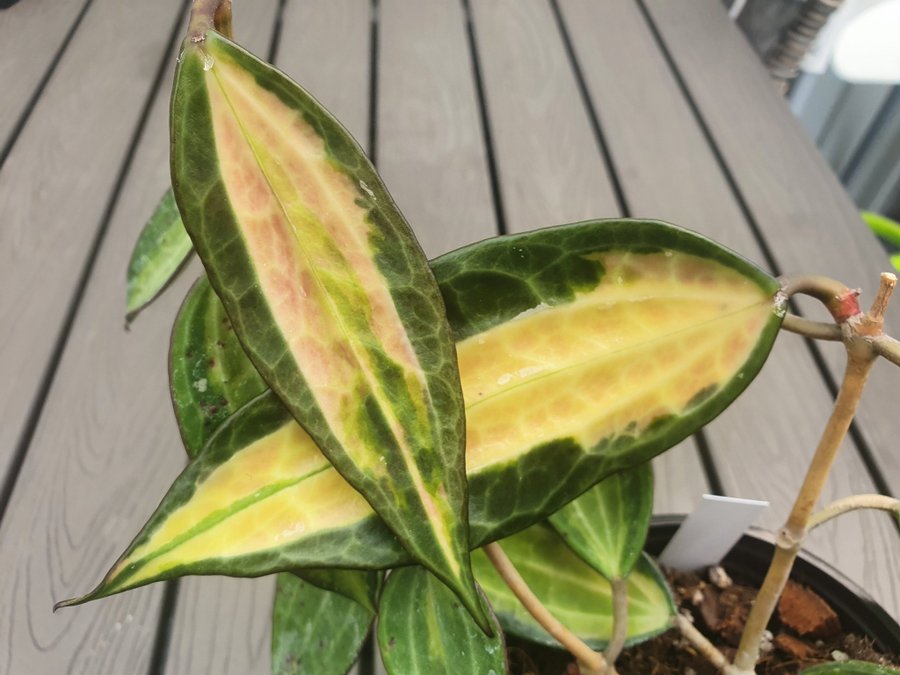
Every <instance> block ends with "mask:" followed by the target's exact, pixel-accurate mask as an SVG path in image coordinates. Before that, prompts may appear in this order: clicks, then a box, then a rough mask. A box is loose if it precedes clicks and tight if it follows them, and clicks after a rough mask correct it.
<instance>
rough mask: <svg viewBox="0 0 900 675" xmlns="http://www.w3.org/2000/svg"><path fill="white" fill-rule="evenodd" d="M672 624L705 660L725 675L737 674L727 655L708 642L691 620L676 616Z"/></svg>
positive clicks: (679, 615) (681, 615) (680, 615)
mask: <svg viewBox="0 0 900 675" xmlns="http://www.w3.org/2000/svg"><path fill="white" fill-rule="evenodd" d="M672 623H673V624H674V625H675V627H676V628H677V629H678V630H679V631H680V632H681V634H682V635H683V636H684V638H685V639H686V640H687V641H688V642H690V643H691V644H692V645H694V647H695V648H696V649H697V651H698V652H700V654H701V655H702V656H703V658H705V659H706V660H707V661H709V662H710V663H711V664H712V665H713V666H715V667H716V668H717V669H718V670H719V671H720V672H722V673H725V674H726V675H730V674H731V673H735V672H736V671H735V670H734V667H733V666H731V665H730V664H729V663H728V659H726V658H725V655H724V654H723V653H722V652H720V651H719V650H718V649H716V646H715V645H714V644H713V643H712V642H710V641H709V640H707V639H706V636H705V635H704V634H703V633H701V632H700V631H699V630H697V628H696V627H695V626H694V624H693V623H691V620H690V619H688V618H687V617H686V616H684V615H683V614H676V615H675V618H674V619H673V620H672Z"/></svg>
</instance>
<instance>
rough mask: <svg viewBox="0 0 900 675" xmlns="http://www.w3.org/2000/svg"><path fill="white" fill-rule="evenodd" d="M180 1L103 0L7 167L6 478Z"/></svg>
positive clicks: (2, 184)
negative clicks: (129, 1)
mask: <svg viewBox="0 0 900 675" xmlns="http://www.w3.org/2000/svg"><path fill="white" fill-rule="evenodd" d="M181 4H183V3H182V0H161V2H160V3H158V4H157V3H153V4H147V3H136V6H134V7H132V6H126V5H124V4H122V3H119V2H111V1H110V0H96V4H95V5H93V6H92V8H91V11H90V12H89V13H88V15H87V16H86V17H85V20H84V23H83V24H82V26H81V28H80V29H79V31H78V32H77V33H76V35H75V37H74V38H73V40H72V43H71V45H70V46H69V49H68V50H67V55H66V58H65V59H64V60H63V62H62V63H61V64H60V65H59V67H58V68H57V70H56V72H55V73H54V75H53V78H52V80H51V81H50V82H49V84H48V85H47V89H46V91H45V92H44V94H43V96H42V97H41V98H40V100H39V101H38V103H37V105H36V107H35V109H34V112H33V113H32V114H31V118H30V119H29V121H28V124H27V125H26V126H25V128H24V129H23V131H22V134H21V135H20V137H19V139H18V141H17V143H16V145H15V146H14V147H13V149H12V152H11V153H10V155H9V158H8V159H7V161H6V164H5V165H4V167H3V169H2V172H0V212H2V213H3V218H4V224H3V227H2V228H0V288H3V293H2V294H0V316H3V317H4V321H3V322H2V323H0V372H2V373H3V376H2V377H0V478H2V477H3V476H4V475H5V474H6V472H7V471H8V470H9V468H10V466H11V462H12V461H13V458H14V452H15V449H16V446H17V443H19V442H20V439H21V437H22V434H23V432H24V430H25V429H26V426H27V424H28V416H29V413H30V412H31V410H32V406H34V405H35V402H36V399H37V397H38V396H39V393H40V388H41V384H42V378H43V376H44V373H45V371H46V370H47V368H48V365H49V364H50V362H51V358H52V355H53V352H54V349H55V346H56V342H57V339H58V337H59V335H60V331H61V330H62V329H63V326H64V323H65V319H66V313H67V311H68V308H69V306H70V304H71V303H72V302H73V299H74V296H75V293H76V291H77V288H78V283H79V276H80V275H81V273H82V270H83V269H84V267H85V264H86V262H87V260H88V255H89V253H90V249H91V246H92V243H93V240H94V237H95V235H96V233H97V231H98V228H99V226H100V223H101V220H102V218H103V216H104V210H105V209H106V207H107V204H108V203H109V200H110V197H111V195H112V193H113V189H114V187H115V185H116V180H117V178H118V175H119V171H120V168H121V166H122V164H123V162H124V161H125V159H126V158H127V155H128V151H129V147H128V146H129V142H130V138H131V135H132V134H133V133H134V130H135V127H136V126H137V124H138V120H139V118H140V115H141V113H142V112H143V110H144V105H145V103H146V101H147V97H148V93H149V90H150V88H151V86H152V85H153V82H154V78H155V76H156V73H157V70H158V68H159V64H160V58H161V56H162V50H163V47H164V46H165V44H166V42H167V41H168V39H169V36H170V33H171V30H172V23H173V20H174V18H175V13H176V11H177V9H178V7H179V6H180V5H181ZM110 35H129V40H128V41H124V40H118V39H117V40H111V39H109V36H110ZM110 102H115V105H110ZM73 113H74V114H73ZM60 167H66V169H67V170H60Z"/></svg>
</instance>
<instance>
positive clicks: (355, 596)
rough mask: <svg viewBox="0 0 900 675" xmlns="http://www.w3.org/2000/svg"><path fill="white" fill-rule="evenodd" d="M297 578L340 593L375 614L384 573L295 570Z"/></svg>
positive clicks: (334, 569)
mask: <svg viewBox="0 0 900 675" xmlns="http://www.w3.org/2000/svg"><path fill="white" fill-rule="evenodd" d="M293 573H294V575H295V576H297V577H300V578H301V579H303V580H304V581H306V582H308V583H310V584H312V585H313V586H316V587H318V588H320V589H322V590H324V591H331V592H333V593H340V594H341V595H343V596H344V597H345V598H349V599H350V600H353V601H354V602H357V603H359V604H360V605H362V606H363V607H365V608H366V609H368V610H369V611H370V612H372V613H373V614H374V613H375V611H376V607H377V606H378V596H379V593H380V591H381V583H382V578H383V576H384V573H383V572H381V571H366V570H342V569H338V568H335V567H329V568H321V569H316V568H308V569H299V570H293Z"/></svg>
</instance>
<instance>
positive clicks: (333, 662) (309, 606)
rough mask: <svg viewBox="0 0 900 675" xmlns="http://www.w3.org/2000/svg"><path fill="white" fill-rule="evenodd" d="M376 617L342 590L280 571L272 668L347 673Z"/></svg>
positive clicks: (297, 673)
mask: <svg viewBox="0 0 900 675" xmlns="http://www.w3.org/2000/svg"><path fill="white" fill-rule="evenodd" d="M374 617H375V615H374V614H373V613H372V612H371V611H369V610H367V609H365V608H363V607H361V606H360V605H359V604H358V603H356V602H354V601H352V600H348V599H347V598H345V597H343V596H341V595H338V594H337V593H331V592H330V591H323V590H322V589H320V588H317V587H315V586H313V585H311V584H308V583H306V582H305V581H302V580H301V579H298V578H297V577H295V576H293V575H290V574H279V575H278V586H277V588H276V590H275V609H274V612H273V616H272V672H273V673H274V675H307V674H308V673H315V674H316V675H331V674H333V675H343V674H344V673H346V672H347V671H348V670H349V669H350V666H352V665H353V662H354V661H356V657H357V656H358V655H359V650H360V648H361V647H362V645H363V642H364V641H365V639H366V635H367V634H368V632H369V628H370V626H371V625H372V619H373V618H374Z"/></svg>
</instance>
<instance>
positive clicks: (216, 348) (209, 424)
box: [169, 277, 266, 459]
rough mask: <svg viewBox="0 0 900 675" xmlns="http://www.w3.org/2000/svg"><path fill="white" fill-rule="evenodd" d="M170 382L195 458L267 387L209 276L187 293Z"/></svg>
mask: <svg viewBox="0 0 900 675" xmlns="http://www.w3.org/2000/svg"><path fill="white" fill-rule="evenodd" d="M169 383H170V387H171V392H172V404H173V406H174V408H175V418H176V419H177V421H178V428H179V430H180V431H181V439H182V441H183V442H184V447H185V450H186V451H187V453H188V456H189V457H191V458H192V459H193V458H194V457H196V456H197V454H198V453H199V452H200V449H201V448H202V447H203V445H204V444H205V443H206V441H207V440H208V439H209V437H210V436H211V435H212V433H213V431H215V430H216V429H217V428H218V427H219V425H220V424H222V422H224V421H225V420H226V419H228V418H229V417H230V416H231V415H232V414H234V412H235V411H236V410H237V409H238V408H240V407H241V406H243V405H244V404H245V403H247V402H248V401H249V400H250V399H252V398H254V397H256V396H258V395H259V394H261V393H262V392H264V391H265V390H266V384H265V382H263V379H262V378H261V377H260V376H259V373H257V372H256V369H255V368H254V367H253V364H252V363H250V361H249V360H248V359H247V357H246V355H245V354H244V350H243V349H242V348H241V345H240V342H238V339H237V337H236V336H235V334H234V331H233V330H232V329H231V321H230V320H229V319H228V316H227V315H226V314H225V310H224V309H223V307H222V303H221V302H219V299H218V298H217V297H216V294H215V293H214V292H213V290H212V288H211V287H210V285H209V282H208V281H207V280H206V278H205V277H203V278H201V279H199V280H198V281H197V283H196V284H194V287H193V288H192V289H191V291H190V292H189V293H188V296H187V298H186V299H185V301H184V304H183V305H182V306H181V310H180V311H179V312H178V317H177V318H176V319H175V327H174V328H173V330H172V341H171V343H170V345H169Z"/></svg>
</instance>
